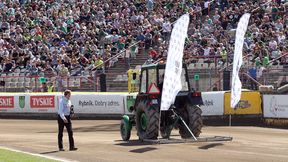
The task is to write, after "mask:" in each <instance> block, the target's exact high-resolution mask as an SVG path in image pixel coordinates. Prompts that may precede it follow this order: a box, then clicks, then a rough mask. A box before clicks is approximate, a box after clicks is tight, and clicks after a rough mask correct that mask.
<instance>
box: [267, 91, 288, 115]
mask: <svg viewBox="0 0 288 162" xmlns="http://www.w3.org/2000/svg"><path fill="white" fill-rule="evenodd" d="M263 111H264V112H263V113H264V118H288V100H287V95H264V96H263Z"/></svg>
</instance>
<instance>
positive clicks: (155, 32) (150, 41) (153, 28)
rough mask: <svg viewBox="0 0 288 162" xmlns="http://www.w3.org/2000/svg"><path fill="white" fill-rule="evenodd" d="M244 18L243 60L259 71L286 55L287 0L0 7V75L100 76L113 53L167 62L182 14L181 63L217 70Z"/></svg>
mask: <svg viewBox="0 0 288 162" xmlns="http://www.w3.org/2000/svg"><path fill="white" fill-rule="evenodd" d="M255 9H256V10H255ZM245 12H249V13H251V14H252V16H251V19H250V22H249V28H248V31H247V35H246V39H245V42H244V56H245V57H246V58H247V59H249V61H251V62H256V63H257V64H262V63H263V60H265V59H266V60H267V59H270V60H271V59H274V58H277V57H279V56H280V55H282V54H284V53H287V52H288V51H287V43H288V42H287V37H288V29H287V26H288V10H287V3H286V1H285V0H284V1H283V0H282V1H281V0H276V1H275V0H274V1H272V2H271V3H266V1H263V0H258V1H256V0H238V1H237V0H215V1H209V0H184V1H183V0H2V1H0V33H1V34H0V71H1V72H2V73H9V72H13V70H14V69H16V68H20V69H26V73H27V75H30V76H39V74H40V73H41V74H43V75H45V76H51V75H61V76H63V77H65V76H69V75H72V76H76V75H81V74H82V72H83V71H94V70H99V71H101V72H105V69H107V68H110V67H112V66H114V65H115V63H116V62H117V61H118V58H117V57H115V56H116V55H117V54H119V53H123V55H121V56H122V57H125V58H128V59H130V58H131V59H133V58H136V55H137V54H138V55H139V54H143V52H145V53H147V54H149V57H150V59H151V60H154V61H155V60H159V59H165V57H166V56H167V50H168V44H169V37H170V34H171V30H172V27H173V22H174V21H175V20H177V18H179V17H180V16H181V15H183V14H184V13H189V14H190V25H189V31H188V38H187V41H186V44H185V52H184V53H185V55H184V58H185V60H186V61H187V62H188V63H193V62H197V59H198V57H206V58H207V59H206V60H205V61H207V62H213V61H214V60H215V59H212V58H214V57H219V58H220V59H218V60H217V62H215V63H217V64H224V63H225V62H226V61H229V62H231V61H232V60H231V59H232V58H233V57H232V56H233V47H234V40H235V38H234V37H235V28H236V26H237V22H238V20H239V18H240V17H241V15H242V14H243V13H245ZM277 61H278V60H277ZM277 61H276V62H274V63H275V64H276V63H277V64H278V62H277ZM266 62H267V61H266ZM279 63H282V64H284V63H286V60H285V57H283V58H281V59H280V60H279Z"/></svg>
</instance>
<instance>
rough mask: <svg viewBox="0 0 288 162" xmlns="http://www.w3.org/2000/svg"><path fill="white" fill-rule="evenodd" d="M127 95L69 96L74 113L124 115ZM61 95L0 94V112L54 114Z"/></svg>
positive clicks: (91, 94)
mask: <svg viewBox="0 0 288 162" xmlns="http://www.w3.org/2000/svg"><path fill="white" fill-rule="evenodd" d="M128 95H130V94H128V93H77V92H73V94H72V96H71V101H72V104H73V105H74V112H75V113H81V114H124V113H125V112H126V106H125V105H127V101H126V98H127V96H128ZM62 96H63V94H61V93H26V94H23V93H19V94H18V93H2V94H0V112H9V113H14V112H15V113H56V112H57V110H58V103H59V99H60V98H61V97H62Z"/></svg>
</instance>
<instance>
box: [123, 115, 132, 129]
mask: <svg viewBox="0 0 288 162" xmlns="http://www.w3.org/2000/svg"><path fill="white" fill-rule="evenodd" d="M122 119H123V120H124V122H125V126H126V128H127V130H131V129H132V123H131V121H130V118H129V116H128V115H123V116H122Z"/></svg>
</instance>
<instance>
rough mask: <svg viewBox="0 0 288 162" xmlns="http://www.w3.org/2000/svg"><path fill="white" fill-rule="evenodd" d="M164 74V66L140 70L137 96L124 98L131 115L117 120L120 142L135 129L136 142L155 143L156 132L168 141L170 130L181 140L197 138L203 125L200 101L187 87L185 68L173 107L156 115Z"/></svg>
mask: <svg viewBox="0 0 288 162" xmlns="http://www.w3.org/2000/svg"><path fill="white" fill-rule="evenodd" d="M164 72H165V65H164V64H152V65H145V66H143V67H142V68H141V74H140V87H139V92H138V94H137V96H136V97H134V98H133V97H132V96H130V97H128V98H127V108H128V111H129V112H130V113H131V114H130V115H128V114H127V115H124V116H123V118H122V120H121V126H120V132H121V137H122V139H123V140H124V141H128V140H129V139H130V135H131V129H132V126H136V130H137V135H138V137H139V139H140V140H145V139H148V140H153V139H157V138H158V134H159V133H158V132H159V130H160V134H161V136H162V138H169V137H170V133H171V131H172V129H173V128H176V129H178V130H179V134H180V136H181V137H182V138H184V139H186V138H191V137H192V136H193V137H198V136H199V135H200V133H201V129H202V126H203V123H202V116H201V114H202V111H201V109H200V107H199V105H202V104H203V101H202V97H201V93H200V92H195V91H194V90H192V89H191V87H190V83H189V79H188V73H187V67H186V65H185V64H184V65H183V69H182V74H181V83H182V90H181V91H180V92H179V93H178V94H177V96H176V99H175V103H174V105H173V106H171V108H170V109H169V110H167V111H161V112H160V103H161V91H162V85H163V84H162V83H163V78H164V77H163V76H164ZM179 119H181V120H179ZM183 121H184V122H183ZM187 127H188V128H189V129H188V128H187Z"/></svg>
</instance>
